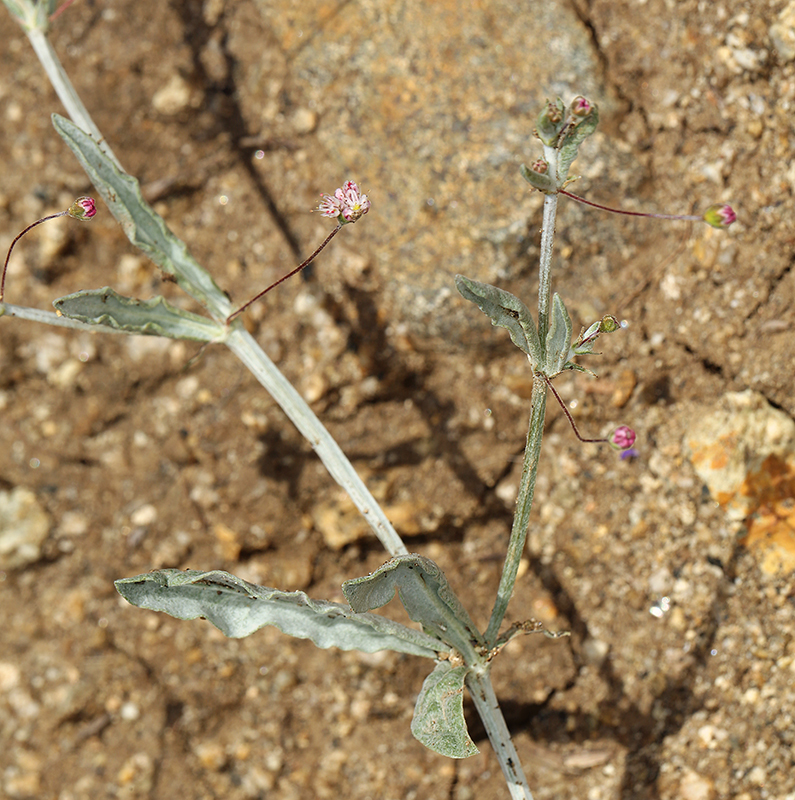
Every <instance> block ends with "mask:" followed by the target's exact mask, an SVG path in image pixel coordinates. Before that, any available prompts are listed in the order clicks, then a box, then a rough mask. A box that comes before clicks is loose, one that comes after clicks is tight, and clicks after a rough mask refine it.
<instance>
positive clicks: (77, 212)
mask: <svg viewBox="0 0 795 800" xmlns="http://www.w3.org/2000/svg"><path fill="white" fill-rule="evenodd" d="M66 213H67V214H68V215H69V216H70V217H73V218H74V219H80V220H87V219H91V217H93V216H94V215H95V214H96V213H97V208H96V206H95V205H94V198H93V197H78V198H77V200H75V201H74V203H72V205H71V206H69V210H68V211H67V212H66Z"/></svg>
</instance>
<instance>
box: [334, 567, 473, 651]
mask: <svg viewBox="0 0 795 800" xmlns="http://www.w3.org/2000/svg"><path fill="white" fill-rule="evenodd" d="M395 590H397V592H398V595H399V597H400V601H401V602H402V603H403V605H404V606H405V608H406V611H407V612H408V615H409V616H410V617H411V619H413V620H414V621H415V622H419V623H420V624H421V625H422V627H423V630H424V631H425V632H426V633H428V634H429V635H431V636H433V637H435V638H438V639H440V640H441V641H443V642H445V643H446V644H447V645H448V646H449V647H453V648H455V649H456V650H457V651H458V652H459V653H460V654H461V655H462V656H463V657H464V659H465V660H466V661H467V662H468V663H470V664H473V663H476V662H478V661H480V660H481V656H480V652H479V648H482V647H483V645H484V642H483V637H482V635H481V634H480V632H479V631H478V629H477V628H476V627H475V623H474V622H472V620H471V619H470V617H469V614H467V612H466V609H465V608H464V607H463V606H462V605H461V602H460V601H459V599H458V598H457V597H456V595H455V593H454V592H453V590H452V588H451V586H450V584H449V583H448V582H447V578H445V576H444V573H443V572H442V571H441V569H439V567H438V566H437V565H436V564H434V562H433V561H431V560H430V559H429V558H425V557H424V556H418V555H416V554H414V553H410V554H409V555H403V556H396V557H395V558H393V559H391V560H390V561H388V562H387V563H386V564H384V566H382V567H381V568H380V569H377V570H376V571H375V572H373V573H372V574H371V575H367V576H366V577H364V578H356V579H354V580H350V581H345V583H343V584H342V593H343V594H344V595H345V598H346V599H347V601H348V602H349V603H350V604H351V608H352V609H353V610H354V611H370V610H372V609H374V608H381V606H384V605H386V604H387V603H388V602H389V601H390V600H391V599H392V598H393V597H394V596H395Z"/></svg>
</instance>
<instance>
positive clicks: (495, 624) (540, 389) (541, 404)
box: [485, 375, 547, 647]
mask: <svg viewBox="0 0 795 800" xmlns="http://www.w3.org/2000/svg"><path fill="white" fill-rule="evenodd" d="M530 402H531V409H530V427H529V429H528V431H527V444H526V445H525V450H524V466H523V468H522V480H521V482H520V484H519V496H518V498H517V500H516V512H515V514H514V517H513V526H512V527H511V539H510V541H509V542H508V552H507V553H506V555H505V563H504V565H503V568H502V577H501V578H500V585H499V588H498V589H497V601H496V602H495V604H494V610H493V611H492V612H491V619H490V620H489V626H488V628H486V637H485V638H486V645H487V646H488V647H492V646H493V645H494V643H495V641H496V640H497V635H498V634H499V632H500V625H502V621H503V619H504V618H505V612H506V611H507V610H508V603H509V602H510V600H511V595H512V594H513V587H514V584H515V583H516V575H517V573H518V571H519V561H520V560H521V558H522V553H523V552H524V543H525V540H526V539H527V526H528V524H529V522H530V509H531V508H532V505H533V495H534V494H535V488H536V474H537V473H538V459H539V456H540V454H541V439H542V438H543V435H544V416H545V414H546V409H547V385H546V383H545V382H544V379H543V378H542V377H541V376H539V375H536V376H534V377H533V393H532V396H531V401H530Z"/></svg>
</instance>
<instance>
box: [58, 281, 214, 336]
mask: <svg viewBox="0 0 795 800" xmlns="http://www.w3.org/2000/svg"><path fill="white" fill-rule="evenodd" d="M53 306H55V309H56V310H57V311H58V312H60V313H61V314H63V316H65V317H69V318H70V319H77V320H80V322H87V323H89V324H90V325H107V326H109V327H111V328H114V329H115V330H121V331H127V332H129V333H140V334H144V335H149V336H167V337H168V338H170V339H189V340H191V341H194V342H213V341H218V340H219V339H222V338H223V336H224V335H225V333H226V328H225V327H224V326H223V325H222V324H221V323H219V322H216V321H215V320H212V319H209V318H208V317H202V316H200V315H199V314H193V313H191V312H190V311H183V310H182V309H179V308H175V307H174V306H172V305H171V304H170V303H169V302H168V301H167V300H166V299H165V298H164V297H153V298H152V299H151V300H138V299H137V298H135V297H124V296H123V295H120V294H118V293H117V292H115V291H114V290H113V289H111V288H110V287H109V286H105V287H104V288H102V289H89V290H86V291H82V292H75V293H74V294H68V295H66V297H59V298H58V299H57V300H55V301H54V302H53Z"/></svg>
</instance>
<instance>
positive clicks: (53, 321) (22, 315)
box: [0, 303, 126, 334]
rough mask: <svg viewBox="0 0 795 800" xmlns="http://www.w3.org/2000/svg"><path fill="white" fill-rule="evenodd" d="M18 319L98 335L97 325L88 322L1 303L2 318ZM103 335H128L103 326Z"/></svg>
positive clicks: (51, 312)
mask: <svg viewBox="0 0 795 800" xmlns="http://www.w3.org/2000/svg"><path fill="white" fill-rule="evenodd" d="M3 316H7V317H17V318H18V319H27V320H30V321H31V322H39V323H44V324H45V325H57V326H58V327H60V328H71V329H72V330H77V331H88V332H89V333H94V334H96V333H98V332H99V328H98V326H97V325H90V324H89V323H87V322H80V320H77V319H70V318H69V317H64V316H61V315H60V314H56V313H54V312H53V311H43V310H42V309H40V308H28V307H27V306H15V305H11V303H0V317H3ZM102 332H103V333H126V331H120V330H114V329H113V328H111V327H110V326H104V325H103V326H102Z"/></svg>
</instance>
